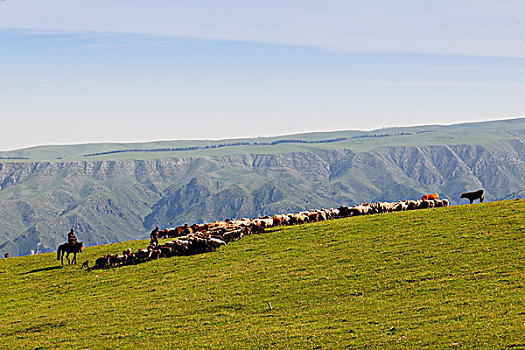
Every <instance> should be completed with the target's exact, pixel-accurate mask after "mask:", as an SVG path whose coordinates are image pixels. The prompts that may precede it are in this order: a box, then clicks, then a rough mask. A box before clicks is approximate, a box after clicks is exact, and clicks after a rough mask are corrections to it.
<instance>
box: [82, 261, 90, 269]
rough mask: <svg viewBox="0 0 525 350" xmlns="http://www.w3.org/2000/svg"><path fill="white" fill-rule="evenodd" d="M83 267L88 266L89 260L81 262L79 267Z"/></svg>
mask: <svg viewBox="0 0 525 350" xmlns="http://www.w3.org/2000/svg"><path fill="white" fill-rule="evenodd" d="M84 267H85V268H89V260H86V261H84V262H83V263H82V266H81V267H80V268H81V269H83V268H84Z"/></svg>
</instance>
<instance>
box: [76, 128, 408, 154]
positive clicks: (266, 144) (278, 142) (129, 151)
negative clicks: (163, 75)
mask: <svg viewBox="0 0 525 350" xmlns="http://www.w3.org/2000/svg"><path fill="white" fill-rule="evenodd" d="M410 134H411V133H409V132H402V133H397V134H367V135H357V136H352V137H337V138H334V139H328V140H316V141H309V140H276V141H272V142H253V143H250V142H230V143H220V144H217V145H206V146H189V147H172V148H152V149H121V150H115V151H107V152H99V153H89V154H84V157H93V156H102V155H107V154H115V153H132V152H183V151H197V150H206V149H216V148H223V147H233V146H275V145H280V144H283V143H303V144H315V143H333V142H340V141H345V140H349V139H357V138H365V137H387V136H400V135H410Z"/></svg>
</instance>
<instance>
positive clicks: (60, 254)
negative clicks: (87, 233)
mask: <svg viewBox="0 0 525 350" xmlns="http://www.w3.org/2000/svg"><path fill="white" fill-rule="evenodd" d="M83 248H84V247H83V245H82V242H77V244H71V243H64V244H61V245H59V246H58V251H57V260H60V262H61V263H62V265H64V253H67V254H66V259H67V262H68V263H69V264H70V265H71V264H76V263H77V253H82V249H83ZM70 253H73V260H69V254H70Z"/></svg>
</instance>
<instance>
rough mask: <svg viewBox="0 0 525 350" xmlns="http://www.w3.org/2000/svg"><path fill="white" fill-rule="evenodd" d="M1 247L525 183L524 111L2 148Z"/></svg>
mask: <svg viewBox="0 0 525 350" xmlns="http://www.w3.org/2000/svg"><path fill="white" fill-rule="evenodd" d="M0 187H1V188H0V204H1V206H2V210H1V211H0V253H2V254H3V253H5V252H9V253H10V254H11V255H12V256H14V255H26V254H29V253H30V252H31V250H34V251H35V252H37V253H39V252H47V251H53V250H55V249H56V247H57V245H58V244H60V243H62V242H63V241H64V240H65V237H66V234H67V232H68V231H69V228H70V227H75V228H76V231H77V235H78V237H79V239H80V240H82V241H84V243H85V244H86V245H93V244H104V243H109V242H115V241H122V240H128V239H137V238H143V237H146V236H147V234H148V232H149V231H150V230H151V229H152V228H153V227H155V226H159V227H172V226H176V225H179V224H183V223H194V222H204V221H213V220H216V219H225V218H233V217H236V218H241V217H255V216H260V215H265V214H268V215H272V214H275V213H281V212H295V211H297V210H305V209H311V208H321V207H325V208H327V207H338V206H340V205H352V204H359V203H361V202H375V201H397V200H400V199H408V198H411V199H416V198H420V197H421V195H422V194H423V193H427V192H438V193H439V194H440V195H441V196H442V197H444V198H449V200H450V201H451V204H459V203H465V202H464V201H461V200H460V198H459V195H460V193H461V192H463V191H466V190H474V189H478V188H484V189H485V190H486V198H487V200H499V199H508V198H513V197H523V196H524V194H525V118H520V119H512V120H503V121H494V122H485V123H470V124H458V125H451V126H440V125H429V126H420V127H411V128H388V129H381V130H375V131H370V132H364V131H338V132H323V133H309V134H297V135H286V136H280V137H273V138H255V139H236V140H216V141H203V140H198V141H162V142H153V143H143V144H86V145H71V146H42V147H34V148H28V149H22V150H16V151H10V152H0Z"/></svg>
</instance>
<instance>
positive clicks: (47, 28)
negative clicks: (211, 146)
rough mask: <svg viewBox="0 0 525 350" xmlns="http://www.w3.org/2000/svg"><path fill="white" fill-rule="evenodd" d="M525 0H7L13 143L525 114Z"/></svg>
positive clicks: (3, 83) (0, 97) (4, 74)
mask: <svg viewBox="0 0 525 350" xmlns="http://www.w3.org/2000/svg"><path fill="white" fill-rule="evenodd" d="M524 96H525V1H523V0H498V1H487V0H475V1H474V0H454V1H449V0H439V1H432V0H428V1H420V0H411V1H407V0H397V1H392V0H389V1H386V0H372V1H371V0H362V1H354V0H323V1H311V0H301V1H299V0H213V1H212V0H208V1H204V0H191V1H178V0H170V1H168V0H148V1H146V0H142V1H139V0H46V1H42V0H0V123H1V124H0V130H1V131H0V150H12V149H18V148H25V147H31V146H36V145H44V144H46V145H47V144H72V143H88V142H143V141H153V140H176V139H226V138H236V137H256V136H274V135H283V134H291V133H299V132H310V131H330V130H351V129H359V130H371V129H377V128H381V127H391V126H412V125H423V124H452V123H460V122H470V121H483V120H495V119H506V118H516V117H520V116H525V98H524Z"/></svg>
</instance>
